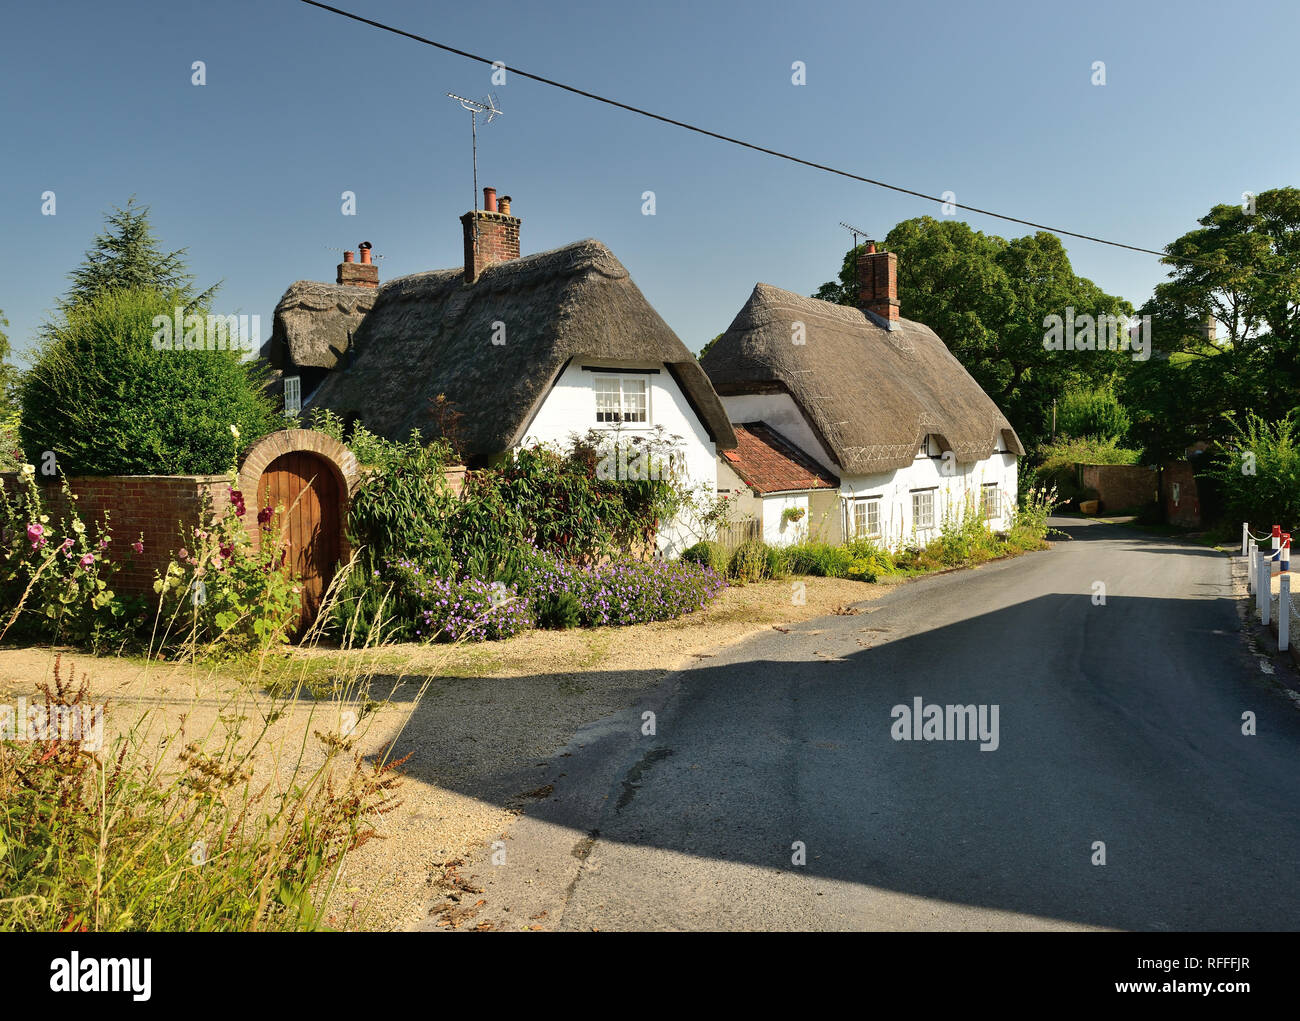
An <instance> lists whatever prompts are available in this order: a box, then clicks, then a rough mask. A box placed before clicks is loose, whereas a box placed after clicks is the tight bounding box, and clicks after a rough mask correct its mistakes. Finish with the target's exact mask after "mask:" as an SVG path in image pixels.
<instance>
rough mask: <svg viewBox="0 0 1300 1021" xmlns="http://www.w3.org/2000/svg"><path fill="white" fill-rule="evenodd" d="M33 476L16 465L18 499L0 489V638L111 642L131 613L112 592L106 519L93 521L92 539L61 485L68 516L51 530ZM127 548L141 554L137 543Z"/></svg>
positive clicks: (113, 570)
mask: <svg viewBox="0 0 1300 1021" xmlns="http://www.w3.org/2000/svg"><path fill="white" fill-rule="evenodd" d="M35 474H36V469H35V468H34V467H33V466H32V465H30V464H26V465H22V471H21V475H20V483H19V485H20V491H19V493H17V494H15V495H14V497H12V498H11V497H10V495H9V494H8V493H6V492H4V491H3V490H0V607H3V611H0V612H3V614H4V616H3V619H0V637H4V636H5V635H6V634H9V635H12V636H13V637H22V638H26V639H44V640H48V641H58V642H67V643H70V644H89V645H96V644H98V643H100V642H104V641H116V640H117V639H119V638H120V637H121V636H122V634H123V633H124V631H125V630H126V628H127V627H128V626H129V624H130V621H131V619H132V617H133V616H134V615H135V612H136V610H137V607H136V606H134V605H133V603H132V602H130V601H127V600H124V599H121V598H119V597H118V596H117V595H116V593H114V591H113V589H112V587H111V582H112V578H113V575H114V574H115V573H116V572H117V570H118V568H119V566H120V565H119V564H118V563H117V562H115V561H114V560H113V559H111V558H110V556H109V551H110V549H111V543H112V538H113V537H112V534H111V532H110V529H109V524H108V515H107V513H106V514H105V516H104V520H103V521H102V522H95V523H94V534H93V535H92V534H91V531H90V530H89V529H88V528H87V527H86V524H85V522H83V521H82V520H81V516H80V515H79V514H78V513H77V505H76V499H75V497H73V495H72V492H71V491H70V490H69V488H68V483H67V480H66V479H64V480H63V494H64V501H65V504H66V506H67V508H68V517H67V518H64V519H61V520H60V521H59V522H58V523H57V525H56V524H55V523H54V522H52V521H51V519H50V515H49V514H48V513H47V512H46V508H45V505H44V501H43V499H42V494H41V491H40V489H39V487H38V486H37V485H36V479H35ZM132 546H133V548H134V549H135V551H136V552H140V551H141V550H142V549H143V546H142V545H141V544H140V541H139V540H137V541H136V542H135V543H133V544H132ZM129 555H130V554H127V556H129Z"/></svg>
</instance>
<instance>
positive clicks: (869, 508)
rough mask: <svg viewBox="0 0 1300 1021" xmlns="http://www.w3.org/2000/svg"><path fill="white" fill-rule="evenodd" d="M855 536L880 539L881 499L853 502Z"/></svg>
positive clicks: (875, 497) (873, 498)
mask: <svg viewBox="0 0 1300 1021" xmlns="http://www.w3.org/2000/svg"><path fill="white" fill-rule="evenodd" d="M853 536H854V538H857V537H858V536H866V537H867V538H871V539H878V538H879V537H880V497H878V496H870V497H867V498H866V499H865V500H854V501H853Z"/></svg>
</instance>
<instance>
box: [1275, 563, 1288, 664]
mask: <svg viewBox="0 0 1300 1021" xmlns="http://www.w3.org/2000/svg"><path fill="white" fill-rule="evenodd" d="M1290 647H1291V575H1290V574H1283V575H1282V593H1281V595H1279V596H1278V600H1277V648H1278V651H1279V652H1286V650H1287V649H1289V648H1290Z"/></svg>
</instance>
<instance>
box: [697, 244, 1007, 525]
mask: <svg viewBox="0 0 1300 1021" xmlns="http://www.w3.org/2000/svg"><path fill="white" fill-rule="evenodd" d="M866 248H867V250H866V252H865V253H864V254H862V255H861V256H860V258H859V264H858V279H859V301H858V307H857V308H851V307H848V306H845V305H837V304H833V303H831V302H826V301H819V300H817V299H816V298H805V297H803V296H802V295H799V294H794V293H792V292H790V291H784V290H781V289H780V288H777V287H772V286H770V285H768V284H762V283H760V284H758V285H756V286H755V287H754V290H753V293H752V294H751V295H750V297H749V300H748V301H747V302H746V303H745V306H744V308H742V309H741V310H740V314H739V315H737V316H736V318H735V320H734V321H733V322H732V324H731V326H730V327H729V328H728V329H727V332H726V333H724V334H723V335H722V336H721V337H720V338H719V339H718V340H717V341H716V342H715V343H714V344H713V345H712V347H711V348H710V349H709V350H708V351H707V352H706V353H705V355H704V357H703V359H702V360H701V362H702V364H703V366H704V370H705V372H707V373H708V375H709V378H710V379H711V380H712V381H713V385H714V388H715V389H716V390H717V392H718V394H719V395H720V396H721V398H722V402H723V404H724V405H725V406H726V409H727V413H728V415H729V417H730V419H731V421H732V422H737V423H745V425H744V426H743V429H742V430H741V431H740V432H741V435H742V436H744V435H745V434H746V433H748V434H753V435H755V436H757V437H758V438H759V439H760V440H762V441H763V442H761V443H755V442H751V441H750V440H749V439H746V440H745V441H743V442H742V443H741V445H740V446H739V447H738V448H737V449H736V450H735V451H733V452H731V454H730V455H726V456H724V457H723V458H722V459H721V462H720V470H719V487H720V488H727V487H728V485H729V483H734V484H735V485H736V486H738V487H743V488H744V489H745V490H747V491H748V499H749V500H750V501H751V503H752V504H753V506H754V511H753V513H754V514H755V515H756V516H757V517H758V518H759V520H760V521H761V527H762V532H763V534H764V535H765V536H769V537H774V538H776V540H777V541H782V542H789V541H792V540H793V539H795V538H797V537H798V536H799V535H801V534H813V535H820V536H822V537H824V538H826V539H827V540H829V541H838V540H839V539H841V538H842V537H852V536H869V537H872V538H875V539H878V540H879V541H880V542H881V543H882V544H884V545H887V546H889V547H890V548H895V549H896V548H898V547H899V546H902V545H905V544H907V543H910V542H917V543H920V544H924V543H925V542H927V541H929V540H930V539H932V538H934V537H935V536H937V534H938V531H939V528H940V527H941V526H942V524H943V522H944V520H945V518H960V517H961V515H962V514H964V513H966V510H967V508H970V509H971V510H973V511H974V512H976V513H979V514H982V515H983V516H984V517H985V518H986V519H987V521H988V523H989V525H990V527H992V528H994V529H998V528H1004V527H1006V526H1007V525H1008V524H1010V517H1011V514H1012V512H1013V511H1014V509H1015V506H1016V485H1017V479H1016V475H1017V472H1016V468H1017V458H1018V457H1020V456H1022V455H1023V454H1024V448H1023V447H1022V446H1021V445H1020V440H1019V438H1018V437H1017V436H1016V432H1015V430H1014V429H1013V428H1012V427H1011V423H1010V422H1008V421H1007V419H1006V417H1005V416H1004V415H1003V414H1002V412H1001V411H999V410H998V407H997V405H995V404H994V403H993V401H992V400H991V399H990V398H989V396H988V395H987V394H986V393H985V392H984V391H983V390H982V389H981V388H980V386H979V384H978V383H976V382H975V380H974V379H972V378H971V375H970V373H968V372H967V371H966V370H965V368H964V367H963V366H962V365H961V363H960V362H959V361H957V359H956V358H954V357H953V355H952V353H951V352H950V351H949V350H948V348H947V346H946V345H945V344H944V342H943V341H942V340H941V339H940V338H939V337H938V336H937V335H936V334H935V333H934V331H933V330H931V329H930V328H929V327H927V326H923V325H922V324H920V323H916V322H911V321H909V320H906V319H901V318H900V317H899V312H898V292H897V256H896V255H895V254H893V253H892V252H878V251H876V248H875V244H874V242H871V243H868V245H867V246H866ZM773 438H775V441H776V442H775V443H774V442H773ZM788 447H794V448H795V450H796V451H797V453H798V455H799V457H800V458H801V459H806V460H810V461H811V462H812V463H813V464H814V465H815V466H816V467H817V468H819V469H820V472H811V471H809V470H808V466H807V464H806V463H805V464H803V465H802V467H801V468H800V470H798V471H795V470H793V467H794V466H793V464H791V465H787V467H786V468H785V469H784V470H783V473H781V472H778V473H777V476H778V477H782V478H786V479H787V480H789V481H790V484H789V488H786V489H784V490H777V489H773V488H772V485H771V484H770V478H771V477H772V476H773V471H772V469H771V465H772V464H773V453H776V454H778V455H781V454H784V455H785V456H786V459H787V461H790V460H791V458H790V456H789V452H788V451H787V450H786V449H785V448H788ZM761 462H766V463H767V464H768V467H767V468H764V467H763V463H761ZM755 477H757V478H762V479H768V480H769V482H768V484H767V486H766V488H765V489H764V488H763V487H761V486H760V487H756V486H754V485H752V484H751V483H750V482H749V481H748V480H750V479H752V478H755ZM801 480H802V481H801ZM828 480H834V481H833V490H832V491H833V492H834V493H835V494H836V496H837V497H838V498H837V499H835V500H834V501H832V500H830V499H828V497H827V485H828ZM796 486H797V487H798V488H795V487H796ZM792 508H793V510H792ZM799 509H802V510H803V511H804V512H805V513H804V514H803V515H801V516H800V517H801V518H802V520H804V521H806V522H807V526H806V531H803V530H800V529H798V528H789V527H785V528H778V527H777V523H778V522H779V521H781V520H782V519H784V523H785V524H786V525H787V526H788V525H789V523H790V519H791V518H794V517H795V516H797V515H798V511H799Z"/></svg>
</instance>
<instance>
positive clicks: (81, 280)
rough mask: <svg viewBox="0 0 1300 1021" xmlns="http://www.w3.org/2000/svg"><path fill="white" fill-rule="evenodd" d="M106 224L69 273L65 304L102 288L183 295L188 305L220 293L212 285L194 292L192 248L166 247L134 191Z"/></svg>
mask: <svg viewBox="0 0 1300 1021" xmlns="http://www.w3.org/2000/svg"><path fill="white" fill-rule="evenodd" d="M104 224H105V229H104V230H103V231H101V232H100V233H99V235H98V236H97V237H96V238H95V240H94V243H93V244H92V245H91V248H90V250H89V251H88V252H86V257H85V258H84V259H83V260H82V262H81V265H80V266H78V267H77V268H76V269H74V270H73V271H72V273H71V274H70V277H71V280H72V286H71V287H70V288H68V293H67V294H66V295H65V297H64V303H65V304H66V305H75V304H77V303H79V302H84V301H90V300H91V299H93V298H95V297H96V296H98V295H99V294H100V293H102V292H103V291H107V290H121V289H126V288H134V287H151V288H153V289H155V290H158V291H165V292H167V293H171V294H178V295H180V296H181V297H182V299H183V300H182V302H181V304H183V305H189V304H191V303H197V304H207V303H208V302H209V301H210V300H211V298H212V296H213V294H215V293H216V289H217V288H216V286H213V287H211V288H209V289H208V290H206V291H204V292H203V293H202V294H200V295H197V296H196V295H195V294H194V292H193V284H194V277H193V275H192V274H191V273H189V272H188V270H187V269H186V266H185V260H184V255H185V253H186V251H187V249H184V248H178V249H176V250H175V251H174V252H165V251H163V250H162V248H161V247H160V245H159V242H158V239H157V238H156V237H155V236H154V233H153V227H152V226H151V225H150V223H149V207H148V206H141V205H137V204H136V201H135V197H134V196H132V197H131V198H130V199H128V200H127V203H126V208H125V209H123V208H122V207H120V206H114V207H113V211H112V212H111V213H108V214H106V215H105V217H104Z"/></svg>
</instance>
